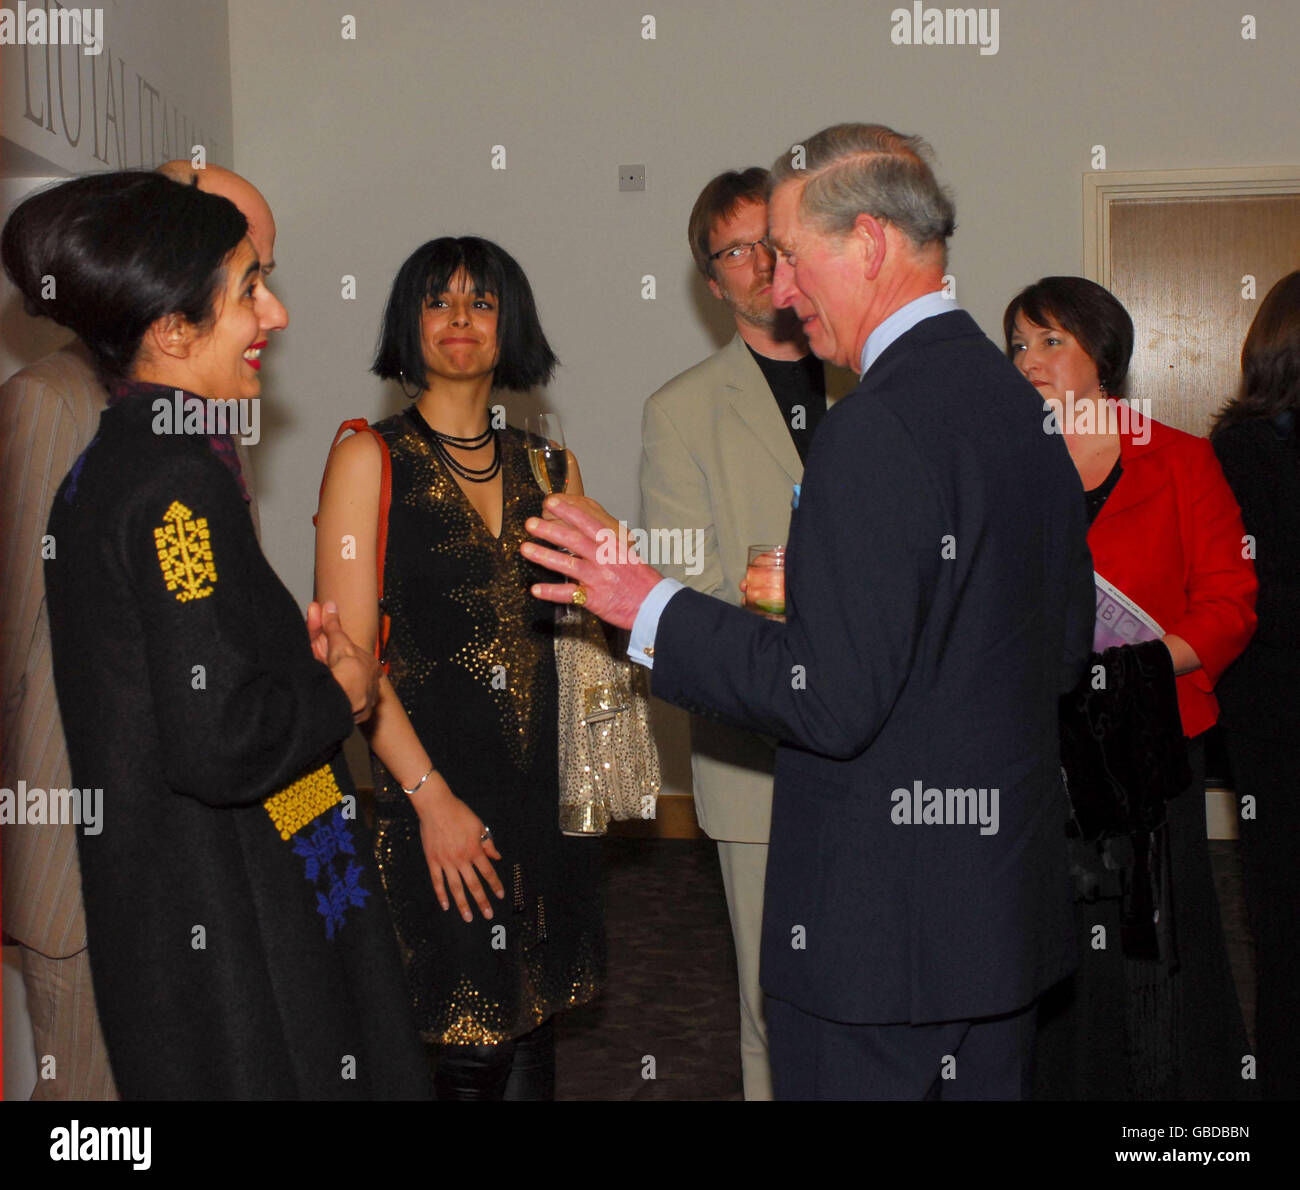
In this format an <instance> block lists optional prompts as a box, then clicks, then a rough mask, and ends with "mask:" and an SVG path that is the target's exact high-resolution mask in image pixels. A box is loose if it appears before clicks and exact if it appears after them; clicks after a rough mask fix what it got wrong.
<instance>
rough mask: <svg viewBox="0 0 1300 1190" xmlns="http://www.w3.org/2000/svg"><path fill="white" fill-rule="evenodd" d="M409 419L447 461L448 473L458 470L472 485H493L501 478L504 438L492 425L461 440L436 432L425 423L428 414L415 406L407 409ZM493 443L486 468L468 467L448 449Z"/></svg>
mask: <svg viewBox="0 0 1300 1190" xmlns="http://www.w3.org/2000/svg"><path fill="white" fill-rule="evenodd" d="M406 416H407V417H408V418H410V420H411V424H412V425H413V426H414V427H415V428H416V430H418V431H419V433H420V436H421V437H422V438H424V440H425V441H426V442H427V443H428V444H429V445H430V446H432V447H433V453H434V454H436V455H437V456H438V458H440V459H441V460H442V461H443V463H444V464H445V465H446V466H447V468H448V470H450V471H454V472H455V473H456V474H457V475H459V476H460V477H461V479H464V480H466V481H468V482H469V483H490V482H491V481H492V480H494V479H495V478H496V477H497V473H498V472H499V471H500V470H501V438H500V437H499V436H498V434H497V432H496V431H495V430H494V429H493V428H492V427H491V426H490V425H489V426H488V428H487V429H486V430H484V431H483V433H481V434H475V435H474V436H473V437H472V438H458V437H457V436H456V435H455V434H444V433H443V432H442V431H441V430H435V429H434V428H433V427H432V426H431V425H430V424H429V423H428V422H427V421H425V420H424V415H423V414H421V413H420V411H419V410H418V409H417V408H416V407H415V406H414V405H412V406H411V407H410V408H409V409H407V411H406ZM489 442H491V443H492V462H490V463H489V464H488V465H487V466H486V467H467V466H465V464H464V463H462V462H460V460H459V459H456V458H454V457H453V456H452V453H451V451H449V450H448V449H447V446H448V444H450V445H451V446H457V447H459V448H460V449H461V450H481V449H482V448H483V447H485V446H486V445H487V444H488V443H489Z"/></svg>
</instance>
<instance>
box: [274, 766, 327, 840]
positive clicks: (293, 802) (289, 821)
mask: <svg viewBox="0 0 1300 1190" xmlns="http://www.w3.org/2000/svg"><path fill="white" fill-rule="evenodd" d="M342 800H343V793H342V791H341V790H340V789H339V786H338V782H337V781H336V780H335V779H334V770H333V769H332V768H331V767H330V766H329V765H327V764H326V765H322V766H321V767H320V768H318V769H317V770H316V771H315V772H314V773H308V774H307V775H306V776H305V777H299V778H298V780H296V781H295V782H294V783H293V784H292V785H287V786H285V788H284V789H282V790H280V792H279V793H277V794H275V795H274V796H272V797H269V798H267V799H266V801H264V802H263V803H262V805H263V806H264V807H265V808H266V812H267V813H268V814H269V815H270V816H271V821H272V822H273V823H275V829H276V830H278V831H279V832H280V838H282V839H288V838H289V837H290V836H292V835H293V834H294V833H295V832H296V831H298V830H300V829H301V828H302V827H304V826H306V825H307V823H309V822H311V821H312V820H313V819H315V818H319V817H320V816H321V815H322V814H324V813H325V811H326V810H328V809H329V808H330V807H331V806H337V805H338V804H339V803H340V802H341V801H342Z"/></svg>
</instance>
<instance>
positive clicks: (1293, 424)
mask: <svg viewBox="0 0 1300 1190" xmlns="http://www.w3.org/2000/svg"><path fill="white" fill-rule="evenodd" d="M1241 373H1242V378H1241V390H1240V392H1239V394H1238V396H1237V397H1236V398H1234V399H1233V400H1232V401H1230V402H1229V403H1228V404H1227V405H1226V406H1225V407H1224V409H1223V410H1222V412H1220V414H1219V416H1218V419H1217V421H1216V424H1215V427H1214V432H1213V433H1212V435H1211V441H1212V442H1213V444H1214V449H1215V452H1216V453H1217V454H1218V456H1219V462H1220V463H1221V464H1222V465H1223V473H1224V474H1225V475H1226V476H1227V477H1228V483H1229V484H1230V485H1231V486H1232V490H1233V492H1234V493H1235V494H1236V497H1237V502H1238V503H1239V504H1240V505H1241V518H1242V521H1243V522H1244V523H1245V526H1246V533H1247V535H1248V539H1247V541H1246V542H1244V543H1243V548H1244V549H1247V550H1250V551H1251V552H1252V553H1253V556H1254V558H1255V570H1256V573H1257V574H1258V575H1259V600H1258V603H1257V604H1256V609H1255V610H1256V614H1257V615H1258V616H1259V626H1258V628H1257V629H1256V632H1255V638H1254V639H1253V640H1252V641H1251V642H1250V645H1249V646H1248V647H1247V648H1246V651H1245V652H1244V653H1242V655H1241V656H1240V658H1238V660H1237V662H1236V664H1234V665H1233V666H1232V667H1231V668H1230V669H1229V670H1227V671H1226V672H1225V673H1224V675H1223V676H1222V677H1221V678H1220V679H1219V685H1218V687H1217V690H1216V693H1217V694H1218V696H1219V705H1220V707H1221V708H1222V713H1221V716H1220V723H1221V725H1222V727H1223V738H1224V742H1225V743H1226V745H1227V749H1228V759H1229V761H1230V763H1231V765H1232V773H1233V778H1234V780H1235V782H1236V790H1237V795H1238V797H1239V798H1240V800H1241V848H1242V859H1243V863H1244V867H1245V876H1246V900H1247V905H1248V907H1249V910H1250V917H1251V924H1252V927H1253V930H1254V934H1255V966H1256V980H1257V985H1256V1001H1255V1034H1256V1045H1255V1052H1256V1056H1257V1059H1258V1078H1259V1083H1260V1088H1261V1090H1262V1091H1263V1093H1264V1095H1265V1097H1266V1098H1275V1099H1296V1098H1300V1029H1297V1027H1296V1024H1295V1020H1296V1015H1297V1012H1298V1011H1300V947H1297V944H1296V938H1297V937H1298V936H1300V749H1297V746H1296V740H1297V739H1298V738H1300V446H1298V444H1297V428H1298V427H1297V421H1300V272H1294V273H1291V274H1290V275H1289V276H1286V277H1283V278H1282V280H1281V281H1279V282H1278V283H1277V284H1276V285H1274V286H1273V288H1272V289H1271V290H1269V292H1268V295H1267V296H1266V297H1265V298H1264V301H1263V303H1262V304H1261V305H1260V307H1259V312H1258V313H1257V314H1256V315H1255V321H1254V322H1253V323H1251V327H1250V331H1249V333H1248V334H1247V335H1246V342H1245V344H1244V346H1243V347H1242V349H1241Z"/></svg>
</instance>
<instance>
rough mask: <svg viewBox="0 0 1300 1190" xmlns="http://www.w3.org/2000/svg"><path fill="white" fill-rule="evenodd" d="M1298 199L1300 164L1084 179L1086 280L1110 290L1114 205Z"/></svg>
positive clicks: (1108, 173)
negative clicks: (1182, 200) (1274, 197)
mask: <svg viewBox="0 0 1300 1190" xmlns="http://www.w3.org/2000/svg"><path fill="white" fill-rule="evenodd" d="M1285 194H1300V165H1265V166H1250V167H1246V166H1241V167H1232V168H1228V169H1152V170H1129V171H1122V170H1109V169H1104V170H1096V171H1094V172H1092V173H1085V174H1084V175H1083V269H1084V274H1083V275H1084V276H1085V277H1087V278H1088V279H1089V280H1091V281H1096V282H1097V284H1098V285H1104V286H1106V288H1108V289H1109V288H1110V206H1111V203H1113V202H1115V201H1117V200H1120V199H1128V198H1235V197H1238V196H1245V197H1249V196H1251V195H1285Z"/></svg>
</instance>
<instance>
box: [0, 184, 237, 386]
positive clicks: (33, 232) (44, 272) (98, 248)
mask: <svg viewBox="0 0 1300 1190" xmlns="http://www.w3.org/2000/svg"><path fill="white" fill-rule="evenodd" d="M247 233H248V221H247V220H246V219H245V218H244V216H243V215H242V214H241V213H240V212H239V209H238V208H237V207H236V206H235V205H234V204H233V203H232V202H230V201H229V200H227V199H224V198H220V197H218V196H217V195H215V194H207V193H205V192H204V191H202V190H199V189H198V188H197V187H196V186H184V185H182V184H181V183H179V182H173V181H172V180H171V179H170V178H168V177H165V176H164V175H162V174H159V173H153V172H146V171H143V170H121V171H116V172H111V173H96V174H87V175H85V176H84V177H79V178H73V179H72V180H71V181H67V182H60V183H58V184H57V185H54V186H51V187H49V188H48V189H45V190H41V191H38V192H37V193H36V194H33V195H31V196H29V197H28V198H26V199H25V200H24V201H23V202H21V203H19V204H18V206H17V207H16V208H15V209H14V211H13V213H12V214H11V215H10V216H9V219H8V221H7V222H6V223H5V226H4V232H3V234H2V235H0V258H2V259H3V262H4V270H5V272H6V273H8V275H9V278H10V280H12V281H13V283H14V285H15V286H17V288H18V291H19V292H20V293H21V294H22V295H23V306H24V308H25V309H26V311H27V312H28V313H29V314H32V315H34V316H36V317H41V316H43V317H46V318H52V319H53V320H54V321H55V322H57V323H59V324H60V325H61V326H66V327H68V328H69V329H70V330H72V331H75V332H76V333H77V335H78V337H79V338H80V339H81V341H82V342H83V343H85V345H86V346H87V347H88V348H89V349H90V353H91V355H92V356H93V357H94V360H95V365H96V368H97V370H98V372H99V374H100V377H101V379H103V380H105V381H109V382H111V381H113V380H119V379H124V378H125V377H126V376H127V375H128V374H129V372H130V369H131V366H132V364H133V363H134V362H135V358H136V356H137V355H138V354H139V351H140V343H141V341H142V340H143V338H144V335H145V332H146V331H147V330H148V329H149V327H150V326H151V325H152V324H153V323H154V322H155V321H157V320H158V319H159V318H162V317H164V316H166V315H168V314H174V313H179V314H181V315H183V316H184V318H185V319H186V320H187V321H188V322H190V323H193V324H194V325H195V326H197V327H199V328H201V329H206V328H207V327H208V326H209V325H210V324H211V322H212V319H213V317H214V313H215V310H216V302H217V297H218V295H219V294H220V292H221V290H222V288H223V286H224V285H225V277H226V258H227V257H228V256H229V255H230V253H231V252H232V251H233V250H234V249H235V248H236V247H237V246H238V244H239V242H240V241H241V240H242V239H243V238H244V236H245V235H246V234H247Z"/></svg>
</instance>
